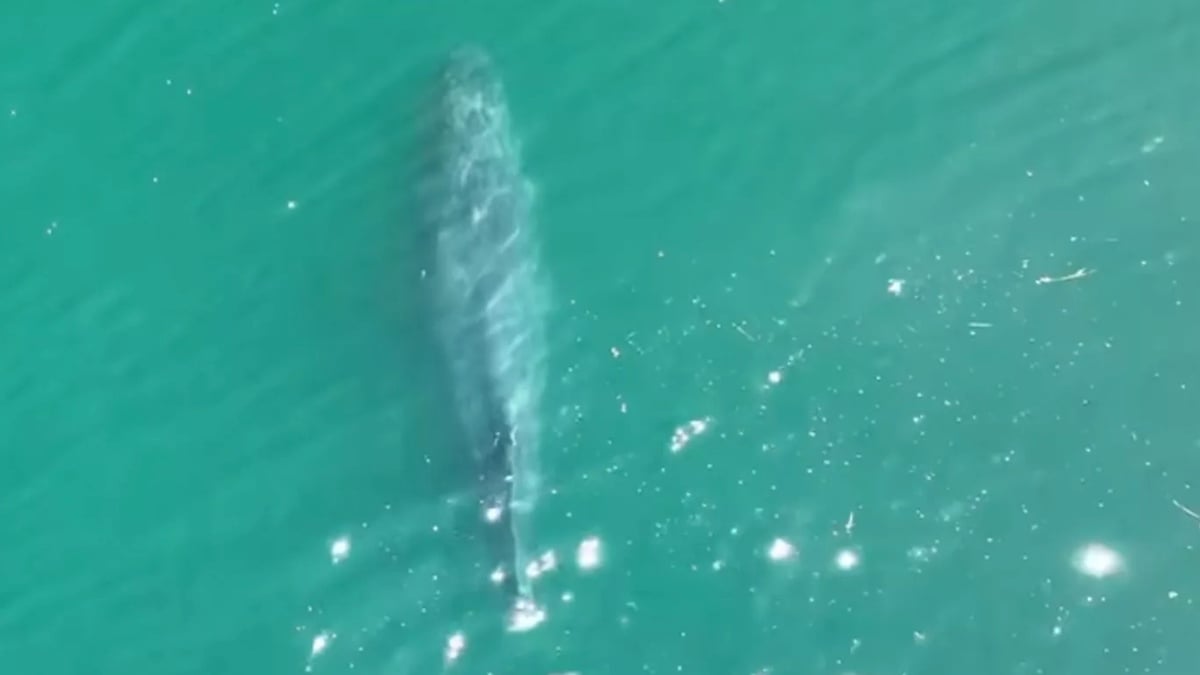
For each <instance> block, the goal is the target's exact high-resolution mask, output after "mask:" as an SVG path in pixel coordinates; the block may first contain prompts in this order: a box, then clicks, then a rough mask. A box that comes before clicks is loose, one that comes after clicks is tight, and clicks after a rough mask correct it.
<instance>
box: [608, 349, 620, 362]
mask: <svg viewBox="0 0 1200 675" xmlns="http://www.w3.org/2000/svg"><path fill="white" fill-rule="evenodd" d="M609 351H610V352H612V357H613V358H614V359H618V358H621V350H620V349H617V348H616V347H610V348H609Z"/></svg>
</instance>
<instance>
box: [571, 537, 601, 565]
mask: <svg viewBox="0 0 1200 675" xmlns="http://www.w3.org/2000/svg"><path fill="white" fill-rule="evenodd" d="M575 564H577V565H579V569H582V570H590V569H595V568H596V567H599V565H600V539H599V538H597V537H588V538H586V539H584V540H583V541H581V542H579V549H578V550H576V551H575Z"/></svg>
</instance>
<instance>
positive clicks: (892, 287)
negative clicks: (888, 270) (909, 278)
mask: <svg viewBox="0 0 1200 675" xmlns="http://www.w3.org/2000/svg"><path fill="white" fill-rule="evenodd" d="M887 292H888V293H891V294H892V295H895V296H897V297H899V295H900V294H901V293H903V292H904V280H903V279H888V287H887Z"/></svg>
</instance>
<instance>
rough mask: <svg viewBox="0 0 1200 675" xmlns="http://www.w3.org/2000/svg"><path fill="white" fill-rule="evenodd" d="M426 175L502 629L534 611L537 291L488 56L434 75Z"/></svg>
mask: <svg viewBox="0 0 1200 675" xmlns="http://www.w3.org/2000/svg"><path fill="white" fill-rule="evenodd" d="M442 86H443V89H442V91H441V98H440V102H439V103H440V109H439V115H440V122H441V124H442V130H441V137H440V139H439V147H438V162H437V167H436V176H435V179H436V180H435V184H436V185H435V191H434V195H433V196H434V199H435V205H434V207H433V209H434V213H433V217H434V220H435V225H436V240H435V242H436V243H435V250H436V253H435V269H434V277H435V288H436V289H437V290H436V293H437V305H438V307H439V308H440V310H441V311H440V320H439V324H440V325H439V329H440V331H439V332H440V337H441V341H442V343H443V346H444V347H445V351H446V356H447V361H448V365H449V369H450V377H451V380H452V381H451V385H452V388H453V390H454V395H455V404H456V406H457V409H458V413H459V421H460V423H461V425H462V428H463V432H464V435H465V437H466V439H467V442H468V443H469V445H470V447H471V450H472V452H473V454H474V455H475V457H474V460H475V461H476V462H477V466H478V468H479V480H480V486H481V488H482V497H481V505H482V514H483V515H484V517H485V518H484V519H485V520H486V521H488V523H489V527H490V528H494V529H495V528H498V532H496V533H495V534H496V536H495V537H494V539H495V540H496V541H497V543H498V545H499V546H500V548H501V554H502V555H503V556H504V558H505V559H506V564H504V565H503V567H504V568H508V567H509V566H510V565H511V569H505V570H504V574H505V578H506V579H507V584H508V585H507V588H508V589H509V590H510V591H511V592H512V593H513V594H514V600H515V602H514V609H515V610H516V611H515V612H514V614H513V623H512V625H511V627H512V628H514V629H522V628H528V627H531V626H532V625H534V624H536V623H537V622H539V621H540V620H541V618H542V614H541V610H539V609H537V605H536V603H535V602H534V597H533V588H532V583H531V576H532V570H531V568H530V560H529V555H528V553H527V550H526V546H527V544H526V542H525V537H526V535H527V533H528V532H529V529H530V516H531V510H532V508H533V505H534V501H535V499H536V496H537V475H538V472H537V466H536V459H537V452H538V442H539V428H538V410H537V408H538V405H539V402H540V399H541V392H542V387H543V380H544V373H543V362H544V359H545V344H544V337H543V330H544V329H543V311H544V306H545V302H544V290H543V286H542V284H541V283H540V280H539V271H538V265H537V251H536V245H535V242H534V241H533V238H532V233H531V231H530V230H531V226H532V220H531V208H530V207H531V201H532V187H531V185H530V183H529V181H528V180H527V179H526V178H525V177H524V175H523V174H522V172H521V166H520V161H519V157H518V154H519V153H518V148H517V147H516V143H515V140H514V138H513V134H512V130H511V128H510V125H509V118H508V117H509V112H508V105H507V102H506V100H505V93H504V90H503V87H502V85H501V82H500V80H499V78H498V77H497V76H496V73H495V71H494V68H493V66H492V64H491V62H490V60H489V58H488V57H487V56H486V55H485V54H484V53H483V52H481V51H478V50H475V49H464V50H460V51H459V52H456V53H455V54H453V55H452V57H451V59H450V61H449V63H448V64H447V66H446V68H445V70H444V72H443V82H442Z"/></svg>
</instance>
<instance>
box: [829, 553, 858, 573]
mask: <svg viewBox="0 0 1200 675" xmlns="http://www.w3.org/2000/svg"><path fill="white" fill-rule="evenodd" d="M833 561H834V563H835V564H836V565H837V566H838V569H840V570H852V569H854V568H855V567H858V563H859V562H860V561H859V557H858V552H857V551H855V550H853V549H849V548H844V549H842V550H841V551H838V554H837V557H836V558H834V560H833Z"/></svg>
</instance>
